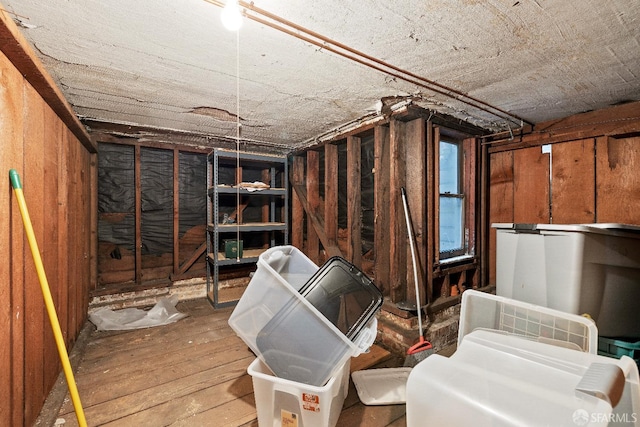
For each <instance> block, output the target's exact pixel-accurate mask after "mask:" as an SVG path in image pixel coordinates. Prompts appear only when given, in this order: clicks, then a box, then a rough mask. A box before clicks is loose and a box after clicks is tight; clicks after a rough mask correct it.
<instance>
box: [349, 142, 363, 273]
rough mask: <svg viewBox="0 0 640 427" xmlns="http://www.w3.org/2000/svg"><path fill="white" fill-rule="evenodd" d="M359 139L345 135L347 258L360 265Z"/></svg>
mask: <svg viewBox="0 0 640 427" xmlns="http://www.w3.org/2000/svg"><path fill="white" fill-rule="evenodd" d="M361 142H362V141H361V139H360V138H358V137H355V136H349V137H347V258H348V259H349V260H350V261H351V262H352V263H353V265H355V266H356V267H358V268H361V267H362V191H361V173H360V169H361V163H362V160H361V153H360V151H361Z"/></svg>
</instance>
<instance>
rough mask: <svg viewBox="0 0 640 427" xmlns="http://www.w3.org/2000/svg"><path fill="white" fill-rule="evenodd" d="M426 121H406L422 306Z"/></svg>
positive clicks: (410, 294) (411, 287)
mask: <svg viewBox="0 0 640 427" xmlns="http://www.w3.org/2000/svg"><path fill="white" fill-rule="evenodd" d="M425 139H426V135H425V121H424V119H422V118H420V119H415V120H413V121H411V122H408V123H407V124H406V147H405V149H406V153H407V154H406V164H405V167H406V171H405V173H406V183H405V188H406V190H407V203H408V205H409V211H410V214H411V227H412V228H413V238H414V243H415V247H416V263H417V269H418V282H419V283H418V286H419V288H420V305H425V304H426V298H425V296H426V295H425V294H426V287H425V282H426V280H425V259H426V249H427V248H426V240H425V226H426V207H427V198H426V197H425V195H427V194H428V192H427V187H426V167H425V166H426V163H425V160H426V156H425ZM406 257H407V278H406V281H407V284H408V285H407V293H406V300H407V301H415V300H416V290H415V288H416V286H415V284H414V283H413V281H414V279H413V262H412V260H411V252H410V248H409V247H408V246H407V255H406Z"/></svg>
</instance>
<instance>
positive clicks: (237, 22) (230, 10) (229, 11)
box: [220, 0, 242, 31]
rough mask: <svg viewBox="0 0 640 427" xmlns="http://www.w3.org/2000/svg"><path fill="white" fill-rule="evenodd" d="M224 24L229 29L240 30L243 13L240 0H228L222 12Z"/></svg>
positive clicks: (221, 18) (221, 17)
mask: <svg viewBox="0 0 640 427" xmlns="http://www.w3.org/2000/svg"><path fill="white" fill-rule="evenodd" d="M220 20H221V21H222V25H224V27H225V28H226V29H227V30H229V31H238V30H239V29H240V27H241V26H242V14H241V13H240V6H239V5H238V0H227V3H226V4H225V5H224V8H222V13H221V14H220Z"/></svg>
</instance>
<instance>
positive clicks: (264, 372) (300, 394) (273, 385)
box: [247, 359, 350, 427]
mask: <svg viewBox="0 0 640 427" xmlns="http://www.w3.org/2000/svg"><path fill="white" fill-rule="evenodd" d="M349 367H350V359H347V361H346V363H345V364H344V365H342V367H341V369H339V370H338V371H337V373H336V374H335V375H334V376H332V377H331V378H330V379H329V381H328V382H327V383H326V384H325V385H324V386H322V387H316V386H310V385H307V384H302V383H298V382H295V381H289V380H285V379H282V378H278V377H276V376H274V375H273V373H272V372H271V371H270V370H269V368H268V367H267V366H266V365H265V364H264V363H262V361H261V360H260V359H256V360H254V361H253V362H252V363H251V365H249V368H248V369H247V372H248V373H249V375H251V377H252V380H253V392H254V396H255V400H256V410H257V413H258V425H259V426H260V427H294V426H298V427H302V426H304V427H334V426H335V425H336V423H337V421H338V418H339V417H340V412H341V411H342V405H343V404H344V399H345V398H346V396H347V392H348V391H349Z"/></svg>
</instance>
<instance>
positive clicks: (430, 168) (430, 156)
mask: <svg viewBox="0 0 640 427" xmlns="http://www.w3.org/2000/svg"><path fill="white" fill-rule="evenodd" d="M426 134H427V135H426V136H427V146H426V158H427V164H426V170H427V178H426V191H427V197H426V199H427V206H426V209H427V211H426V216H427V218H426V219H427V222H426V233H427V239H428V240H427V253H426V260H425V270H426V279H427V283H426V286H425V289H426V294H427V295H426V296H427V300H426V302H427V304H430V303H431V302H433V279H434V277H433V266H434V261H435V258H436V255H435V250H436V247H437V245H438V242H437V241H436V222H435V215H436V210H437V208H436V204H435V203H436V195H435V192H436V191H438V190H437V189H436V187H435V175H436V167H435V162H436V157H435V151H434V150H435V145H436V141H437V140H436V135H435V129H434V128H433V123H432V122H431V121H427V127H426Z"/></svg>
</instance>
